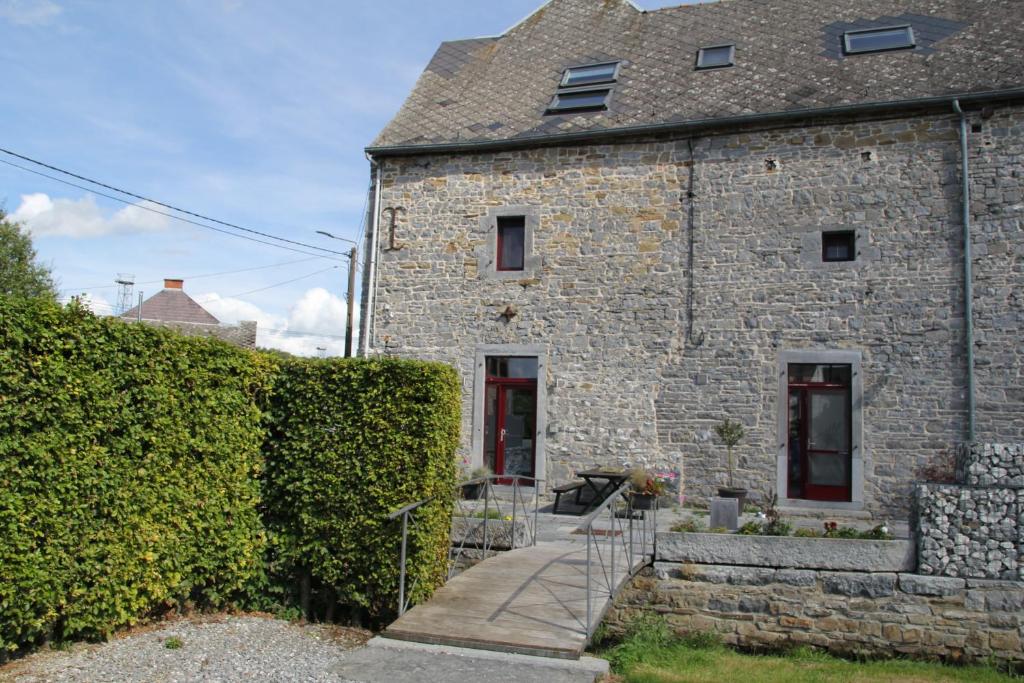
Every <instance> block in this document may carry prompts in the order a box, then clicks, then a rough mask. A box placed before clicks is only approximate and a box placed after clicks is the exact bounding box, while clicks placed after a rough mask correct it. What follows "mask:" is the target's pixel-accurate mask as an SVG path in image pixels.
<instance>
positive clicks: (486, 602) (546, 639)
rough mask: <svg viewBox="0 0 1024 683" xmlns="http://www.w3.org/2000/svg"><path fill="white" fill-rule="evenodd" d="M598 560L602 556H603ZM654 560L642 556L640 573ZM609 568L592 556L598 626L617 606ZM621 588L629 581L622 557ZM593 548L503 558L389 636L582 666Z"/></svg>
mask: <svg viewBox="0 0 1024 683" xmlns="http://www.w3.org/2000/svg"><path fill="white" fill-rule="evenodd" d="M595 555H596V553H595ZM646 559H649V558H640V557H637V558H636V561H635V563H634V567H633V568H632V569H633V570H634V571H636V570H638V569H639V568H640V567H641V566H643V564H644V562H645V561H646ZM605 560H606V562H605V565H604V567H605V569H602V566H601V564H600V563H599V562H598V561H597V558H596V556H594V555H592V565H591V588H592V594H591V599H592V605H591V609H592V613H593V621H594V623H595V624H596V623H598V622H599V621H600V620H601V617H602V615H603V614H604V612H605V610H606V609H607V608H608V606H609V604H610V600H609V591H608V587H607V586H608V584H607V581H606V579H605V576H606V574H605V571H606V568H607V567H608V564H607V560H608V557H607V556H606V557H605ZM615 565H616V567H615V574H616V576H615V589H616V591H617V590H618V588H619V587H620V586H621V585H622V584H623V583H624V582H625V581H627V580H628V579H629V577H630V574H631V573H632V572H630V571H629V569H630V568H629V567H628V566H627V561H626V559H625V557H624V554H623V553H618V554H617V557H616V562H615ZM586 584H587V547H586V543H585V542H581V543H573V542H557V543H540V544H538V545H536V546H532V547H528V548H522V549H519V550H513V551H510V552H506V553H499V554H497V555H496V556H494V557H490V558H488V559H486V560H484V561H483V562H481V563H479V564H477V565H476V566H474V567H472V568H471V569H469V570H467V571H465V572H464V573H462V574H460V575H458V576H456V577H455V578H453V579H452V580H451V581H449V582H448V583H447V584H446V585H444V586H443V587H441V588H440V589H438V590H437V592H435V593H434V596H433V597H432V598H431V599H430V601H429V602H427V603H424V604H422V605H417V606H415V607H413V608H412V609H411V610H409V611H408V612H406V613H405V614H404V615H402V616H401V617H400V618H399V619H398V620H397V621H395V622H394V623H393V624H391V626H389V627H388V628H387V630H386V631H385V632H384V634H383V635H384V637H386V638H395V639H399V640H411V641H416V642H421V643H433V644H437V645H450V646H456V647H469V648H476V649H483V650H495V651H499V652H515V653H520V654H528V655H539V656H544V657H558V658H563V659H579V657H580V655H581V654H582V652H583V649H584V648H585V647H586V645H587V641H588V639H589V634H588V633H587V626H586V621H587V591H586Z"/></svg>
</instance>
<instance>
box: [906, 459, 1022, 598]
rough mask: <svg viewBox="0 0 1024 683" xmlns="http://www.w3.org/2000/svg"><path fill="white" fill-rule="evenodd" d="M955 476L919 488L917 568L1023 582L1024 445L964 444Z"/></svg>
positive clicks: (945, 573) (942, 574) (923, 572)
mask: <svg viewBox="0 0 1024 683" xmlns="http://www.w3.org/2000/svg"><path fill="white" fill-rule="evenodd" d="M956 476H957V480H958V482H959V483H958V484H950V485H921V486H919V487H918V490H917V525H918V561H919V566H918V571H919V572H921V573H922V574H934V575H937V576H962V577H979V578H1000V579H1020V580H1022V581H1024V444H978V443H976V444H967V445H964V446H962V447H961V448H960V449H959V451H958V453H957V467H956Z"/></svg>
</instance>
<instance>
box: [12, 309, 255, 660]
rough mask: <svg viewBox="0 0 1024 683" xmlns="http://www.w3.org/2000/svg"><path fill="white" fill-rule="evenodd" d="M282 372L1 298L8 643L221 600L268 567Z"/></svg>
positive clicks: (128, 327) (208, 347)
mask: <svg viewBox="0 0 1024 683" xmlns="http://www.w3.org/2000/svg"><path fill="white" fill-rule="evenodd" d="M272 369H273V366H272V364H271V363H269V362H268V361H267V360H266V359H264V358H263V357H261V356H259V355H258V354H255V353H251V352H246V351H242V350H240V349H237V348H234V347H231V346H229V345H227V344H225V343H222V342H218V341H215V340H211V339H197V338H187V337H182V336H179V335H177V334H174V333H172V332H170V331H167V330H161V329H156V328H152V327H148V326H144V325H135V324H130V323H125V322H123V321H121V320H117V319H111V318H97V317H96V316H94V315H92V314H91V313H89V312H88V311H86V310H84V309H82V308H81V307H78V306H77V305H71V306H68V307H60V306H58V305H56V304H53V303H49V302H46V301H45V300H26V299H12V298H7V297H0V651H3V650H13V649H16V648H18V647H20V646H23V645H28V644H32V643H35V642H39V641H41V640H45V639H47V638H70V637H98V636H103V635H106V634H108V633H110V632H111V631H112V630H113V629H115V628H117V627H119V626H123V625H127V624H131V623H133V622H134V621H136V620H138V619H139V618H140V617H141V616H144V615H145V614H147V613H149V612H151V611H154V610H159V609H166V608H169V607H173V606H176V605H180V604H182V603H184V602H185V601H192V602H195V603H197V604H200V605H223V604H225V603H227V602H228V601H230V600H232V599H233V598H235V597H237V596H238V595H239V594H240V593H241V591H242V590H243V588H244V587H245V586H246V585H247V584H248V583H249V582H251V581H252V580H253V579H254V577H256V576H258V575H259V573H260V570H261V569H260V568H261V563H262V553H263V548H264V544H265V537H264V533H263V531H262V528H261V525H260V520H259V517H258V513H257V508H256V506H257V502H258V499H259V481H258V474H259V470H260V463H261V460H260V446H261V444H262V442H263V429H262V427H261V423H260V421H261V414H262V413H261V409H260V407H259V401H260V400H261V399H262V397H263V394H264V393H265V391H266V389H267V388H268V386H269V378H270V375H271V371H272Z"/></svg>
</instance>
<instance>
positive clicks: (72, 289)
mask: <svg viewBox="0 0 1024 683" xmlns="http://www.w3.org/2000/svg"><path fill="white" fill-rule="evenodd" d="M324 258H328V257H327V256H313V257H312V258H300V259H298V260H295V261H284V262H283V263H271V264H270V265H266V266H256V267H255V268H240V269H238V270H225V271H221V272H219V273H207V274H206V275H189V276H187V277H184V278H182V279H184V280H201V279H203V278H207V277H217V276H218V275H234V274H235V273H248V272H250V271H253V270H267V269H268V268H280V267H281V266H291V265H294V264H296V263H309V262H310V261H316V260H318V259H324ZM161 282H163V280H147V281H146V282H136V283H135V284H137V285H157V284H160V283H161ZM117 286H118V285H96V286H94V287H65V288H63V289H62V290H61V291H63V292H78V291H83V292H84V291H86V290H89V289H112V288H114V287H117Z"/></svg>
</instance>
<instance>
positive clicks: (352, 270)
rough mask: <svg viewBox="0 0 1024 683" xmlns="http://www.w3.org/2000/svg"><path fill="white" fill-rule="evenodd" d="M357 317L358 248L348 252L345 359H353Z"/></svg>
mask: <svg viewBox="0 0 1024 683" xmlns="http://www.w3.org/2000/svg"><path fill="white" fill-rule="evenodd" d="M355 315H356V248H355V247H352V249H351V251H349V252H348V315H347V316H345V358H351V357H352V330H353V326H352V319H353V318H354V317H355Z"/></svg>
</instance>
